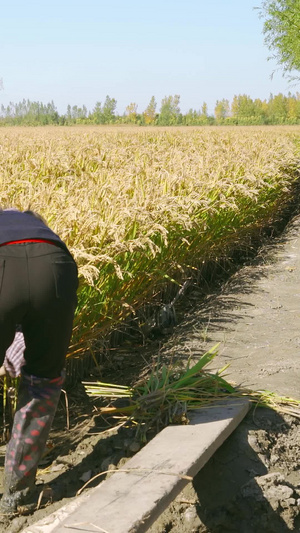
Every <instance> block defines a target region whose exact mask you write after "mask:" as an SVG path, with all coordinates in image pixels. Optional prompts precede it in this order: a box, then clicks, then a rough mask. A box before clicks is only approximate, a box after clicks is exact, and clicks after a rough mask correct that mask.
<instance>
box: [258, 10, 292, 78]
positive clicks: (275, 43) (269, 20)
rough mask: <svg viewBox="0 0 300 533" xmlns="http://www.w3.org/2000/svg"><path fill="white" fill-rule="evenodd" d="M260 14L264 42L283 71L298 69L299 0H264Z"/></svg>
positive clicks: (288, 71)
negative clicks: (262, 19)
mask: <svg viewBox="0 0 300 533" xmlns="http://www.w3.org/2000/svg"><path fill="white" fill-rule="evenodd" d="M260 16H261V17H262V18H264V19H265V22H264V27H263V32H264V34H265V43H266V45H267V46H268V48H269V50H270V51H272V52H273V53H274V55H273V57H274V58H275V59H276V61H277V63H278V64H279V65H280V66H281V67H282V68H283V71H284V73H285V74H287V73H291V72H293V71H300V39H299V35H300V0H265V1H264V2H263V4H262V7H261V8H260ZM289 77H292V76H289ZM293 78H299V76H293Z"/></svg>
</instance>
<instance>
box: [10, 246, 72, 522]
mask: <svg viewBox="0 0 300 533" xmlns="http://www.w3.org/2000/svg"><path fill="white" fill-rule="evenodd" d="M77 286H78V278H77V266H76V264H75V262H74V260H73V259H72V257H71V256H70V255H69V254H68V253H67V252H65V251H64V250H62V249H60V248H58V247H57V246H55V245H52V244H47V243H22V244H12V245H6V246H2V247H0V365H1V364H2V362H3V360H4V356H5V352H6V350H7V348H8V347H9V346H10V344H11V343H12V341H13V339H14V336H15V330H16V326H17V325H21V326H22V331H23V334H24V338H25V344H26V349H25V353H24V358H25V361H26V364H25V366H24V367H23V369H22V379H21V383H20V388H19V393H18V405H17V410H16V414H15V417H14V423H13V428H12V434H11V439H10V441H9V444H8V446H7V449H6V457H5V472H4V493H3V497H2V500H1V504H0V513H1V512H4V513H10V512H16V511H17V509H18V505H19V504H21V503H22V501H24V498H26V495H27V494H28V491H30V490H31V489H32V488H33V487H34V483H35V476H36V471H37V467H38V463H39V460H40V458H41V456H42V454H43V451H44V448H45V443H46V440H47V438H48V434H49V431H50V428H51V424H52V420H53V417H54V415H55V411H56V408H57V404H58V401H59V396H60V391H61V387H62V384H63V379H64V378H63V374H62V369H63V367H64V363H65V356H66V352H67V349H68V345H69V342H70V337H71V333H72V324H73V316H74V311H75V307H76V303H77V297H76V290H77Z"/></svg>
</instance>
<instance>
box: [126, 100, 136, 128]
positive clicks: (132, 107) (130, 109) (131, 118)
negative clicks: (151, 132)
mask: <svg viewBox="0 0 300 533" xmlns="http://www.w3.org/2000/svg"><path fill="white" fill-rule="evenodd" d="M137 109H138V105H137V104H136V103H135V102H132V103H131V104H129V105H128V106H127V107H126V117H127V120H128V122H133V123H135V122H136V120H137Z"/></svg>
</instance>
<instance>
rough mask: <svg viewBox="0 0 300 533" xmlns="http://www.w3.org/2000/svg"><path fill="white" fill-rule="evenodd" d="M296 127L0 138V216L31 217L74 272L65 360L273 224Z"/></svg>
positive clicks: (288, 175)
mask: <svg viewBox="0 0 300 533" xmlns="http://www.w3.org/2000/svg"><path fill="white" fill-rule="evenodd" d="M299 139H300V128H298V127H282V128H281V127H273V128H272V127H266V128H255V127H252V128H236V129H231V128H208V127H207V128H202V129H201V128H174V129H172V128H165V129H163V128H122V127H119V128H118V127H115V128H108V127H106V128H105V127H74V128H64V127H49V128H2V129H1V130H0V168H1V173H0V206H1V207H2V208H6V207H9V206H15V207H17V208H19V209H28V208H30V209H33V210H35V211H38V212H40V213H41V214H42V215H43V216H44V217H45V219H46V220H47V221H48V223H49V226H50V227H51V228H52V229H53V230H54V231H55V232H57V233H58V234H59V235H60V236H61V238H62V239H63V240H64V241H65V242H66V243H67V245H68V247H69V249H70V250H71V252H72V253H73V255H74V257H75V259H76V261H77V263H78V266H79V272H80V287H79V291H78V297H79V304H78V309H77V314H76V318H75V323H74V333H73V339H72V345H71V347H70V351H69V356H73V357H74V356H80V355H81V354H82V353H84V352H86V351H87V350H89V347H91V343H92V341H93V339H95V338H99V337H103V336H105V335H106V334H107V332H108V331H110V330H111V329H112V328H113V327H114V326H115V325H116V324H118V323H119V322H120V321H122V320H123V319H124V318H125V317H126V316H128V315H129V314H130V313H135V312H136V311H137V310H138V309H139V308H140V307H141V306H143V305H145V303H148V302H151V301H152V300H153V298H157V297H158V296H159V294H160V293H161V291H162V290H163V288H164V286H165V284H166V283H175V284H177V285H178V286H180V284H182V283H183V282H184V280H185V279H186V278H187V277H188V276H189V275H190V272H191V271H193V270H195V271H196V270H197V269H198V268H199V267H200V266H201V265H203V264H205V262H207V261H218V260H219V259H220V258H223V257H226V256H227V255H228V254H230V252H231V251H232V249H233V248H234V247H236V246H241V247H245V246H247V243H249V240H250V238H251V236H252V235H253V234H256V233H257V231H259V230H260V229H261V228H263V227H264V226H265V225H266V224H270V223H272V221H273V220H275V219H276V218H277V217H278V213H279V212H280V210H281V209H282V208H283V207H284V205H286V203H287V202H288V200H289V199H290V195H291V190H292V186H293V184H294V182H295V180H296V179H297V173H296V170H297V169H298V167H299V150H300V142H299Z"/></svg>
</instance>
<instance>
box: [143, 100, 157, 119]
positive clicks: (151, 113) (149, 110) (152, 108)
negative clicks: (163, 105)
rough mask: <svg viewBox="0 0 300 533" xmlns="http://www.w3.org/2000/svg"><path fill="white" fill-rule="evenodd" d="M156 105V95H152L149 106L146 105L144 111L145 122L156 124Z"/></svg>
mask: <svg viewBox="0 0 300 533" xmlns="http://www.w3.org/2000/svg"><path fill="white" fill-rule="evenodd" d="M156 106H157V103H156V100H155V98H154V96H152V97H151V100H150V102H149V104H148V106H147V107H146V109H145V111H144V113H143V115H144V120H145V124H154V122H155V119H156Z"/></svg>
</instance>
